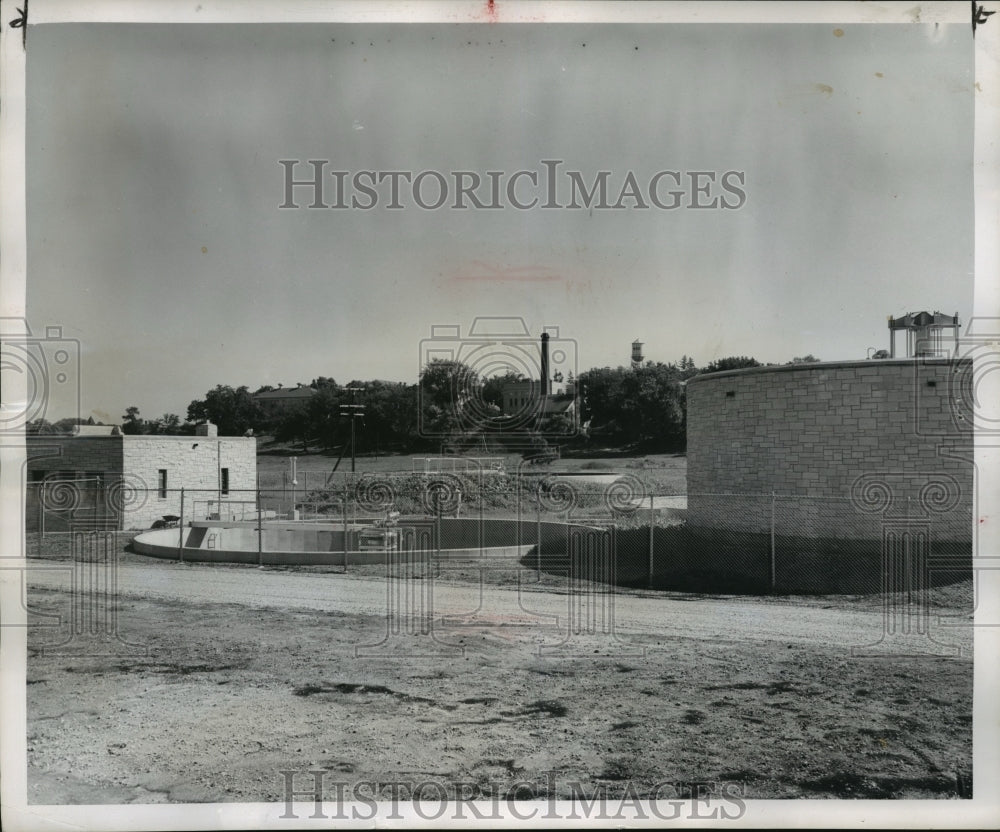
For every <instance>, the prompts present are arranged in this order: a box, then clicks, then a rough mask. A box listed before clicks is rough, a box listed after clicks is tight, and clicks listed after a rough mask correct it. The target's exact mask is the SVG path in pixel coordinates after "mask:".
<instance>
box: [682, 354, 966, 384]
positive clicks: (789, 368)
mask: <svg viewBox="0 0 1000 832" xmlns="http://www.w3.org/2000/svg"><path fill="white" fill-rule="evenodd" d="M971 361H972V359H971V358H920V357H915V358H861V359H856V360H852V361H810V362H805V363H802V364H770V365H764V366H762V367H741V368H739V369H738V370H718V371H716V372H714V373H698V374H697V375H694V376H691V378H689V379H688V380H687V383H688V384H689V385H690V384H694V383H695V382H697V381H710V380H713V379H717V378H726V377H727V376H738V375H752V374H754V373H798V372H803V371H809V370H818V369H824V370H839V369H842V368H844V369H847V368H854V367H884V366H886V365H892V366H903V365H907V366H916V365H917V364H918V362H919V363H920V364H929V365H932V366H947V365H949V364H956V363H957V364H961V363H965V362H971Z"/></svg>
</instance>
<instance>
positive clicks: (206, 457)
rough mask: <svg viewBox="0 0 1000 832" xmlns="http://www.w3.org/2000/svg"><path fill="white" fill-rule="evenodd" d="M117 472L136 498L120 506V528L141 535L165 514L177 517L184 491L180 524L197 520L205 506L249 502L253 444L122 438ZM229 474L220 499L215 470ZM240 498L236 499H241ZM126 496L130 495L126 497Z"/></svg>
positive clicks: (254, 466)
mask: <svg viewBox="0 0 1000 832" xmlns="http://www.w3.org/2000/svg"><path fill="white" fill-rule="evenodd" d="M123 438H124V451H123V471H124V476H125V480H126V483H131V484H134V485H136V486H137V487H138V488H141V489H142V495H143V496H140V497H137V499H136V500H135V501H134V502H132V503H131V504H129V505H126V506H125V512H124V515H125V518H124V526H123V527H124V528H126V529H144V528H149V526H150V525H151V524H152V523H153V522H154V521H156V520H159V519H160V518H161V517H162V516H163V515H165V514H176V515H178V516H179V515H180V514H181V493H180V490H181V489H182V488H183V489H184V492H185V493H184V503H185V519H189V518H191V517H193V516H194V514H195V512H198V513H200V514H201V517H200V518H199V519H205V516H206V514H207V512H208V511H209V509H210V508H211V507H210V506H209V503H210V502H211V503H212V507H214V509H215V510H217V509H218V503H219V502H220V501H221V502H222V503H223V504H232V506H234V507H235V506H238V505H239V503H240V502H241V501H254V500H255V499H256V497H255V489H256V487H257V440H256V439H255V438H253V437H217V438H216V437H205V436H126V437H123ZM223 468H226V469H228V470H229V489H228V490H229V493H228V494H225V493H223V488H222V485H223V483H222V481H221V477H220V471H221V469H223ZM160 470H164V471H166V486H167V488H166V493H165V494H163V495H162V496H161V493H160V491H159V484H160V473H159V472H160ZM241 492H242V493H241ZM130 493H131V492H130Z"/></svg>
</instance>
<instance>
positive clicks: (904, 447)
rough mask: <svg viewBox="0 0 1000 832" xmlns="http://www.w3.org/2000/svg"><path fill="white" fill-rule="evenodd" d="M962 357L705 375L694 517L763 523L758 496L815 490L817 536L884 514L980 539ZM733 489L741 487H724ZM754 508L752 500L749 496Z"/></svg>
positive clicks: (699, 382) (691, 442)
mask: <svg viewBox="0 0 1000 832" xmlns="http://www.w3.org/2000/svg"><path fill="white" fill-rule="evenodd" d="M967 369H968V368H967V367H965V366H964V364H963V362H961V361H959V362H954V361H950V360H945V359H902V360H898V359H897V360H881V361H879V360H872V361H850V362H836V363H833V362H831V363H817V364H799V365H786V366H780V367H760V368H752V369H746V370H735V371H729V372H721V373H709V374H705V375H700V376H695V377H694V378H692V379H691V380H690V381H689V382H688V386H687V425H688V427H687V436H688V441H687V461H688V468H687V479H688V522H689V524H690V525H692V526H702V527H707V528H725V529H730V530H733V531H741V530H743V531H752V532H762V531H765V530H766V529H769V526H770V518H769V516H768V515H767V514H766V513H765V512H763V511H762V510H761V506H760V498H759V497H758V496H755V497H753V498H751V497H750V496H748V495H770V494H771V493H772V492H773V493H776V494H778V495H779V496H786V497H788V496H794V497H802V498H805V497H810V498H812V500H811V502H810V501H803V502H802V505H803V506H806V507H807V508H808V515H809V516H808V522H803V523H801V524H797V523H796V521H795V519H794V517H791V516H790V515H788V514H787V512H789V511H791V510H792V508H793V507H794V506H793V505H792V504H790V503H788V501H785V506H784V511H785V512H786V515H785V518H784V523H785V524H786V525H787V526H788V527H789V528H790V529H792V530H795V529H796V528H797V526H801V529H802V530H804V531H805V532H806V533H807V534H808V536H815V537H822V536H830V537H866V538H869V537H870V536H871V534H872V529H873V528H874V529H875V530H877V529H878V528H879V523H880V522H881V521H883V520H892V521H896V520H899V519H901V518H905V517H910V518H913V519H914V520H915V521H924V520H926V521H928V522H930V523H932V525H933V527H934V530H935V531H934V536H935V537H936V538H939V539H949V540H964V539H971V529H972V514H971V512H972V489H973V477H972V472H973V465H972V430H971V426H970V425H969V424H968V423H967V422H966V421H965V420H964V419H963V413H964V412H967V410H968V403H967V402H964V401H963V399H964V398H966V397H967V396H968V391H967V390H965V389H964V388H963V386H962V384H961V383H960V381H961V380H962V379H964V378H967V377H968V373H967V372H964V371H965V370H967ZM719 495H733V496H719ZM741 500H742V501H743V502H746V503H747V505H745V506H744V505H743V502H741Z"/></svg>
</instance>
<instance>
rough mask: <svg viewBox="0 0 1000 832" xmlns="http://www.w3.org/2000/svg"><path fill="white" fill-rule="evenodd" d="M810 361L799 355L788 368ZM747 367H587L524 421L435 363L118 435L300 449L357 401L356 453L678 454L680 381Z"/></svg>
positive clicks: (201, 411) (487, 384)
mask: <svg viewBox="0 0 1000 832" xmlns="http://www.w3.org/2000/svg"><path fill="white" fill-rule="evenodd" d="M818 360H819V359H817V358H815V357H813V356H812V355H807V356H802V357H796V358H794V359H793V360H792V361H790V362H788V363H789V364H792V363H808V362H813V361H818ZM757 366H762V365H761V364H760V362H759V361H757V360H756V359H754V358H751V357H749V356H730V357H727V358H721V359H718V360H715V361H712V362H711V363H709V364H707V365H705V366H704V367H700V368H699V367H698V366H696V364H695V362H694V359H693V358H691V357H690V356H687V355H685V356H682V357H681V359H680V360H679V361H678V362H676V363H674V362H671V363H663V362H659V361H655V362H654V361H647V362H645V363H644V364H642V365H640V366H637V367H598V368H593V369H590V370H587V371H585V372H583V373H581V374H580V375H579V376H578V377H577V378H575V379H573V378H570V379H568V380H567V381H569V382H571V383H572V385H573V387H574V392H573V394H571V395H569V396H567V397H564V400H565V401H564V402H563V404H564V406H563V407H554V408H552V410H553V412H551V413H547V412H546V413H542V414H541V415H538V416H536V417H534V418H531V419H529V420H528V421H527V422H526V421H524V420H520V421H518V420H516V419H514V418H513V417H511V416H510V415H509V414H506V415H505V414H504V413H503V410H502V395H503V390H504V387H505V386H506V385H508V384H509V383H511V382H513V381H523V380H524V379H523V378H522V377H521V376H519V375H517V374H515V373H506V374H504V375H499V376H490V377H486V378H482V377H480V376H479V375H478V374H477V373H476V372H475V370H473V369H472V368H471V367H469V366H467V365H465V364H463V363H462V362H460V361H452V360H442V359H435V360H432V361H431V362H429V363H428V364H427V365H426V366H425V367H424V368H423V370H422V371H421V373H420V378H419V381H418V383H417V384H407V383H405V382H389V381H380V380H373V381H357V380H354V381H351V382H349V383H348V384H346V385H339V384H338V383H337V382H336V381H335V380H334V379H333V378H329V377H326V376H320V377H319V378H316V379H313V381H312V382H310V383H309V384H308V385H301V386H303V387H308V388H309V390H310V391H311V393H310V394H309V395H308V396H304V397H302V400H301V401H299V402H297V403H295V404H294V405H286V406H279V407H277V408H273V409H271V410H269V409H268V408H266V407H265V406H262V405H261V401H260V400H259V399H258V398H256V396H257V395H258V394H260V393H264V392H268V391H271V390H274V389H275V388H273V387H270V386H262V387H259V388H258V389H257V390H254V391H251V390H250V389H249V388H248V387H246V386H241V387H232V386H229V385H222V384H220V385H216V386H215V387H214V388H213V389H211V390H209V391H207V392H206V393H205V395H204V396H203V397H202V398H200V399H195V400H193V401H192V402H191V403H190V404H189V405H188V408H187V413H186V418H185V419H184V420H182V419H181V417H180V416H179V415H178V414H175V413H165V414H163V415H162V416H160V417H157V418H154V419H144V418H143V417H142V415H141V413H140V411H139V408H138V407H136V406H130V407H128V408H127V409H126V411H125V413H124V414H123V416H122V421H121V424H120V428H121V431H122V432H123V433H125V434H129V435H140V434H141V435H190V434H193V433H194V432H195V429H196V425H197V424H198V423H199V422H205V421H208V422H212V423H214V424H215V425H217V427H218V432H219V435H220V436H244V435H254V434H256V435H265V436H270V437H272V438H273V439H274V440H275V441H277V442H280V443H287V444H292V445H293V446H300V447H301V448H302V450H303V451H304V452H309V451H311V450H318V449H324V450H329V449H335V448H338V447H343V446H344V445H345V443H346V442H347V441H348V438H349V436H350V427H351V426H350V421H351V420H350V418H348V416H347V415H346V411H345V410H344V408H343V406H345V405H362V406H363V408H364V410H363V415H362V416H360V417H359V418H358V420H357V422H356V424H355V427H356V432H355V443H356V449H357V450H358V451H359V452H361V453H371V452H373V451H374V452H402V453H406V452H411V451H416V450H422V449H425V450H433V451H435V452H437V451H440V450H441V449H442V447H444V448H446V449H448V450H451V451H456V452H461V451H468V450H474V449H477V448H482V449H486V450H488V451H491V452H495V451H496V450H498V449H503V448H504V447H520V448H523V447H524V445H525V443H526V442H527V444H528V445H529V446H530V447H531V448H533V449H534V450H535V451H536V452H539V453H543V452H545V450H546V448H548V447H550V446H551V445H552V444H560V445H570V446H574V445H575V446H587V445H597V446H601V447H619V448H628V447H633V448H636V449H642V450H645V451H654V450H661V451H679V450H683V449H684V446H685V434H686V410H687V406H686V395H685V384H686V382H687V380H688V379H690V378H691V377H692V376H694V375H697V374H698V373H707V372H718V371H722V370H734V369H741V368H746V367H757ZM570 400H571V401H570ZM557 403H558V400H557ZM89 422H90V423H91V424H93V420H92V419H91V420H89ZM80 423H84V420H82V419H63V420H60V421H59V422H56V423H54V424H49V423H48V422H45V420H37V421H36V422H35V423H32V425H30V426H29V430H30V431H32V432H52V433H66V432H70V431H72V430H73V427H74V425H76V424H80Z"/></svg>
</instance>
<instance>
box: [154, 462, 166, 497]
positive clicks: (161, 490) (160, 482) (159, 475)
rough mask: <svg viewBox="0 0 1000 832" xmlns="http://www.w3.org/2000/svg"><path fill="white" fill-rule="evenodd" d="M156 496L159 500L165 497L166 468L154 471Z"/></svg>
mask: <svg viewBox="0 0 1000 832" xmlns="http://www.w3.org/2000/svg"><path fill="white" fill-rule="evenodd" d="M156 491H157V494H156V496H157V497H159V498H160V499H161V500H163V499H165V498H166V496H167V469H166V468H160V469H159V470H158V471H157V472H156Z"/></svg>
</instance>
